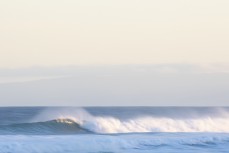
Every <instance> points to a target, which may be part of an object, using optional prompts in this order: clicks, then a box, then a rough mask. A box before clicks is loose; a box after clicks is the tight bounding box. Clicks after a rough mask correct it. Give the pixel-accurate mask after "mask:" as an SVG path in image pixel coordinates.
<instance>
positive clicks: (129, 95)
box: [0, 0, 229, 106]
mask: <svg viewBox="0 0 229 153" xmlns="http://www.w3.org/2000/svg"><path fill="white" fill-rule="evenodd" d="M228 8H229V1H228V0H173V1H171V0H160V1H158V0H157V1H156V0H97V1H95V0H81V1H77V0H67V1H61V0H39V1H33V0H20V1H17V0H7V1H0V106H8V105H9V106H30V105H32V106H33V105H74V106H82V105H88V106H92V105H93V106H97V105H99V106H104V105H110V106H114V105H147V106H148V105H150V106H156V105H163V106H168V105H178V106H180V105H186V106H192V105H201V106H205V105H208V106H209V105H223V106H225V105H228V102H229V97H228V94H227V91H229V85H228V82H229V80H228V78H229V43H228V40H229V28H228V27H229V9H228Z"/></svg>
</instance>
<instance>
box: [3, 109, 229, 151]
mask: <svg viewBox="0 0 229 153" xmlns="http://www.w3.org/2000/svg"><path fill="white" fill-rule="evenodd" d="M228 152H229V108H228V107H82V108H78V107H0V153H228Z"/></svg>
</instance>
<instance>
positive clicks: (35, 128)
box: [0, 110, 229, 134]
mask: <svg viewBox="0 0 229 153" xmlns="http://www.w3.org/2000/svg"><path fill="white" fill-rule="evenodd" d="M154 132H216V133H229V116H228V115H227V114H224V115H221V116H219V115H218V116H216V117H212V116H204V117H199V118H196V117H195V118H169V117H153V116H142V117H134V118H130V119H119V118H117V117H112V116H93V115H91V114H89V113H88V112H86V111H84V110H80V111H79V110H78V111H77V113H71V112H62V113H61V115H60V112H58V113H56V112H55V113H54V112H45V113H42V115H40V116H38V117H37V118H36V119H34V121H31V122H28V123H19V124H11V125H1V126H0V134H79V133H80V134H83V133H97V134H119V133H154Z"/></svg>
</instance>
